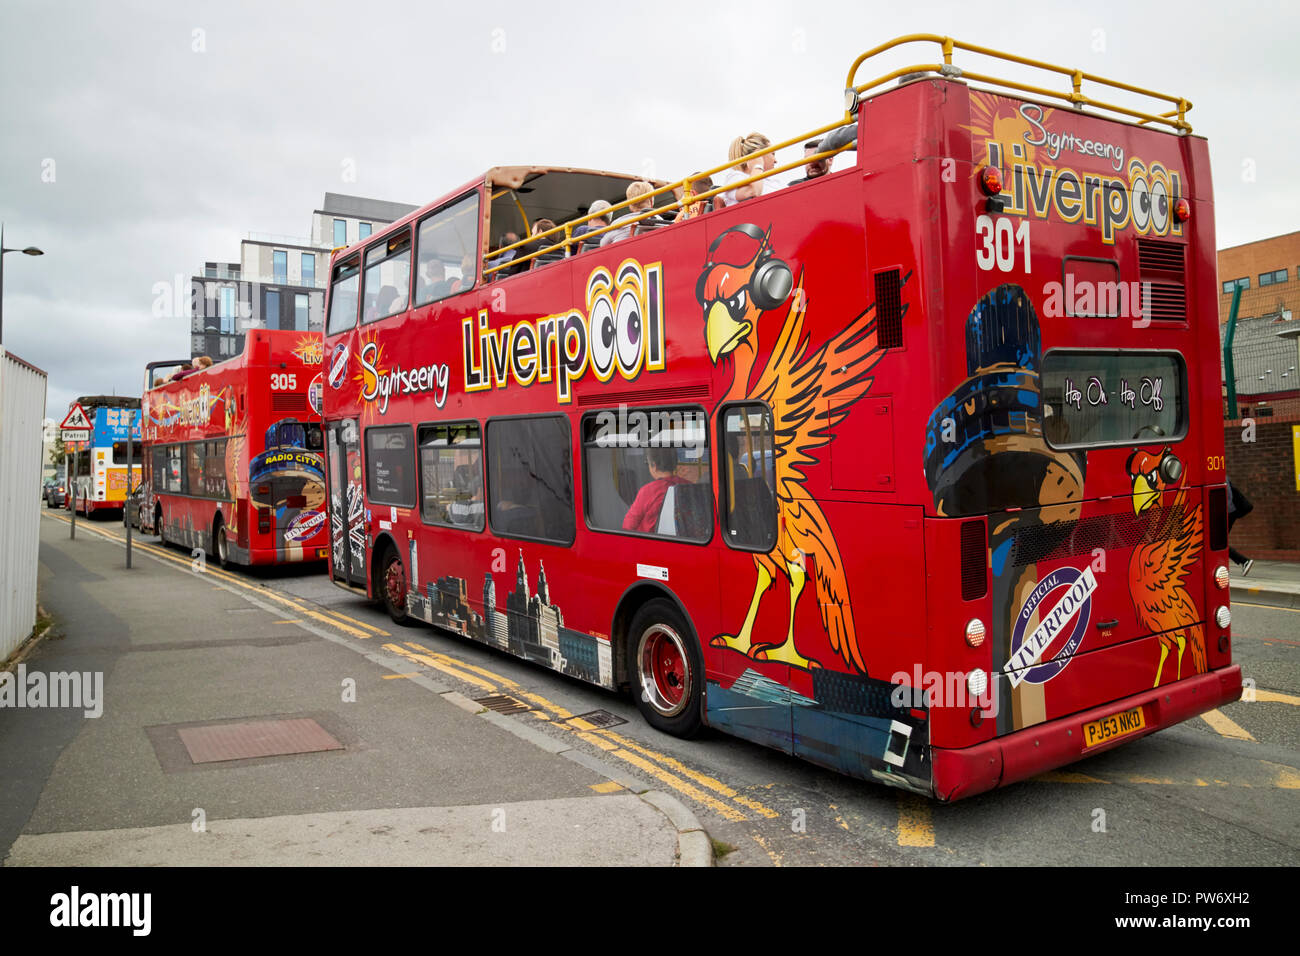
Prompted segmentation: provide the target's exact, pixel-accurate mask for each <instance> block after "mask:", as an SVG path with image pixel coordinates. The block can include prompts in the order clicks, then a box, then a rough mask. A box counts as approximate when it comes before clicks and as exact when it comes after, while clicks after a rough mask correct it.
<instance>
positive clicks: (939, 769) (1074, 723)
mask: <svg viewBox="0 0 1300 956" xmlns="http://www.w3.org/2000/svg"><path fill="white" fill-rule="evenodd" d="M1240 697H1241V666H1240V665H1239V664H1233V665H1231V666H1229V667H1223V668H1220V669H1219V670H1214V671H1210V672H1209V673H1208V674H1199V675H1197V676H1196V677H1188V678H1186V679H1185V680H1181V681H1178V682H1177V683H1173V684H1165V685H1163V686H1161V687H1153V688H1152V689H1151V690H1148V691H1143V692H1142V693H1140V694H1134V695H1132V696H1131V697H1125V698H1122V699H1120V700H1114V701H1111V702H1110V703H1108V704H1104V705H1102V706H1100V707H1094V708H1093V709H1091V710H1085V711H1082V712H1081V713H1077V714H1071V715H1070V716H1069V717H1061V718H1059V719H1057V720H1053V721H1048V722H1047V723H1043V724H1035V725H1034V726H1033V727H1026V728H1025V729H1024V730H1019V731H1016V732H1015V733H1011V734H1007V735H1006V736H1004V737H999V738H997V739H996V740H991V741H989V742H988V743H984V744H978V745H976V746H974V747H966V748H964V749H962V750H945V749H943V748H941V747H934V748H932V749H931V756H932V759H933V763H932V767H933V774H934V795H935V797H936V798H938V799H939V800H960V799H962V798H964V797H970V796H974V795H975V794H977V793H984V792H985V791H987V790H993V789H995V788H996V787H1004V786H1006V785H1007V784H1011V783H1016V782H1017V781H1020V780H1025V779H1028V778H1029V777H1032V776H1035V775H1036V774H1040V773H1043V772H1045V771H1048V770H1053V769H1055V768H1057V767H1061V766H1064V765H1066V764H1069V763H1073V762H1074V761H1076V760H1081V759H1082V758H1084V757H1091V756H1092V755H1093V754H1097V753H1101V752H1102V751H1104V750H1110V749H1112V748H1114V747H1118V746H1120V745H1122V744H1125V743H1128V742H1129V741H1132V740H1136V739H1138V738H1139V737H1145V736H1146V735H1147V734H1151V733H1155V731H1157V730H1163V729H1164V728H1166V727H1172V726H1173V725H1174V724H1177V723H1181V722H1182V721H1184V720H1187V719H1188V718H1191V717H1195V716H1197V715H1198V714H1203V713H1205V712H1206V711H1208V710H1213V709H1214V708H1215V707H1219V706H1221V705H1223V704H1227V703H1231V702H1232V701H1234V700H1237V699H1238V698H1240ZM1134 707H1141V708H1142V712H1143V718H1144V720H1145V724H1146V726H1145V727H1143V729H1142V730H1140V731H1135V732H1133V733H1130V734H1126V735H1124V736H1121V737H1117V738H1115V739H1113V740H1111V741H1109V742H1107V743H1104V744H1098V745H1097V746H1095V747H1086V746H1085V745H1084V739H1083V726H1084V725H1085V724H1087V723H1089V722H1090V721H1093V720H1099V719H1101V718H1103V717H1108V716H1111V715H1112V714H1117V713H1121V712H1123V711H1126V710H1130V709H1131V708H1134Z"/></svg>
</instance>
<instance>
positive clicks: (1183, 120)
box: [844, 33, 1192, 133]
mask: <svg viewBox="0 0 1300 956" xmlns="http://www.w3.org/2000/svg"><path fill="white" fill-rule="evenodd" d="M906 43H937V44H938V45H939V48H940V50H941V52H942V54H943V62H942V63H921V64H915V65H913V66H905V67H902V68H901V69H897V70H894V71H893V72H892V73H887V74H886V75H884V76H881V77H878V78H876V79H874V80H871V81H870V82H867V83H856V82H855V81H856V80H857V75H858V68H859V67H861V66H862V64H863V63H865V62H866V61H867V60H869V59H871V58H872V57H874V56H878V55H880V54H881V53H884V52H885V51H887V50H892V49H894V48H895V47H899V46H902V45H904V44H906ZM954 50H965V51H966V52H968V53H976V54H979V55H980V56H987V57H991V58H993V59H997V60H1006V61H1008V62H1010V63H1018V64H1020V65H1021V66H1028V67H1032V68H1034V69H1036V70H1045V71H1047V72H1049V73H1056V74H1058V75H1060V76H1067V77H1069V78H1070V91H1069V92H1068V93H1067V92H1062V91H1060V90H1052V89H1047V88H1045V87H1041V86H1031V85H1028V84H1025V83H1017V82H1016V81H1014V80H1004V79H1000V78H998V77H995V76H988V75H986V74H983V73H974V72H971V71H970V70H966V69H962V68H960V67H957V66H954V65H953V62H952V54H953V51H954ZM910 73H938V74H939V75H941V76H947V77H952V78H954V79H956V78H961V79H964V80H974V81H975V82H977V83H989V84H992V85H994V86H1001V87H1006V88H1008V89H1012V90H1016V91H1018V92H1021V93H1030V94H1033V95H1035V96H1046V97H1050V98H1052V99H1058V100H1065V101H1066V102H1067V103H1070V104H1071V105H1073V106H1076V107H1083V106H1088V107H1091V108H1093V109H1096V110H1105V111H1107V112H1110V113H1118V114H1119V115H1121V116H1125V117H1128V118H1129V119H1130V120H1136V121H1138V124H1139V125H1145V124H1147V123H1160V124H1162V125H1164V126H1169V127H1172V128H1173V129H1174V130H1176V131H1178V132H1180V133H1190V132H1191V131H1192V127H1191V126H1190V125H1189V124H1188V122H1187V111H1188V110H1190V109H1191V108H1192V104H1191V103H1190V102H1188V101H1187V100H1185V99H1183V98H1182V97H1180V96H1170V95H1169V94H1167V93H1156V92H1155V91H1153V90H1146V89H1143V88H1142V87H1140V86H1132V85H1131V84H1128V83H1121V82H1119V81H1118V80H1108V79H1106V78H1105V77H1101V76H1095V75H1094V74H1092V73H1085V72H1083V71H1082V70H1077V69H1071V68H1069V67H1064V66H1056V65H1054V64H1051V63H1044V62H1042V61H1041V60H1031V59H1029V58H1028V57H1023V56H1016V55H1015V54H1013V53H1003V52H1001V51H1000V50H990V49H988V48H987V47H982V46H975V45H974V44H971V43H963V42H961V41H960V40H954V39H953V38H952V37H945V36H939V35H938V34H934V33H913V34H909V35H908V36H901V37H897V38H895V39H893V40H890V41H889V42H888V43H882V44H881V45H880V46H878V47H876V48H875V49H873V50H868V51H867V52H866V53H864V54H862V55H861V56H860V57H858V58H857V59H856V60H854V61H853V65H852V66H851V67H849V74H848V77H847V79H846V80H845V82H844V109H845V115H846V116H847V115H849V114H851V113H853V112H855V111H856V109H857V104H858V101H859V99H860V98H861V96H862V94H864V93H867V92H869V91H871V90H874V89H877V88H879V87H880V86H882V85H883V84H885V83H888V82H889V81H890V80H895V79H898V78H899V77H903V76H907V75H908V74H910ZM1084 81H1087V82H1089V83H1096V84H1099V85H1101V86H1106V87H1110V88H1111V89H1116V90H1124V91H1125V92H1126V93H1135V94H1137V95H1138V96H1147V97H1151V98H1153V99H1157V100H1161V101H1163V102H1164V103H1170V104H1172V105H1173V107H1174V108H1173V109H1172V110H1168V111H1166V112H1161V113H1146V112H1142V111H1140V110H1134V109H1129V108H1128V107H1125V106H1116V105H1114V104H1112V103H1104V102H1102V101H1101V100H1095V99H1093V98H1092V97H1090V96H1087V95H1086V94H1085V93H1084V92H1083V83H1084Z"/></svg>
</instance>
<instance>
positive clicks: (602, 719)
mask: <svg viewBox="0 0 1300 956" xmlns="http://www.w3.org/2000/svg"><path fill="white" fill-rule="evenodd" d="M578 720H581V721H583V722H584V723H586V724H588V725H589V726H591V727H593V728H595V729H596V730H604V729H605V728H606V727H617V726H618V725H619V724H626V723H627V721H626V720H624V719H623V718H622V717H620V716H618V714H611V713H610V712H609V711H607V710H592V711H588V712H587V713H585V714H578V715H577V716H576V717H571V718H569V722H570V723H572V722H574V721H578ZM586 729H587V728H586V727H584V728H583V730H586Z"/></svg>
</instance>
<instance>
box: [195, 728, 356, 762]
mask: <svg viewBox="0 0 1300 956" xmlns="http://www.w3.org/2000/svg"><path fill="white" fill-rule="evenodd" d="M176 733H177V736H179V737H180V739H181V743H183V744H184V745H185V749H186V750H187V751H188V752H189V755H190V759H191V760H192V761H194V763H217V762H219V761H222V760H246V759H248V758H249V757H281V756H284V755H286V754H310V753H320V752H321V751H325V750H342V749H343V745H342V744H341V743H339V742H338V741H337V740H335V739H334V737H333V736H331V735H330V734H329V732H328V731H326V730H325V728H324V727H322V726H321V725H320V724H318V723H316V721H314V720H311V719H310V718H306V717H298V718H293V719H290V720H249V721H243V722H241V723H237V724H218V725H216V726H209V727H183V728H181V729H180V730H178V731H177V732H176Z"/></svg>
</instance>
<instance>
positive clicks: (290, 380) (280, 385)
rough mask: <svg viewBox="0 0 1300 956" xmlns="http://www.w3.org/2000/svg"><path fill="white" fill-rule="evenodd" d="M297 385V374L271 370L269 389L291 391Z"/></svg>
mask: <svg viewBox="0 0 1300 956" xmlns="http://www.w3.org/2000/svg"><path fill="white" fill-rule="evenodd" d="M297 387H298V376H297V375H294V374H293V373H291V372H272V373H271V391H273V392H291V391H293V390H294V389H296V388H297Z"/></svg>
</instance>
